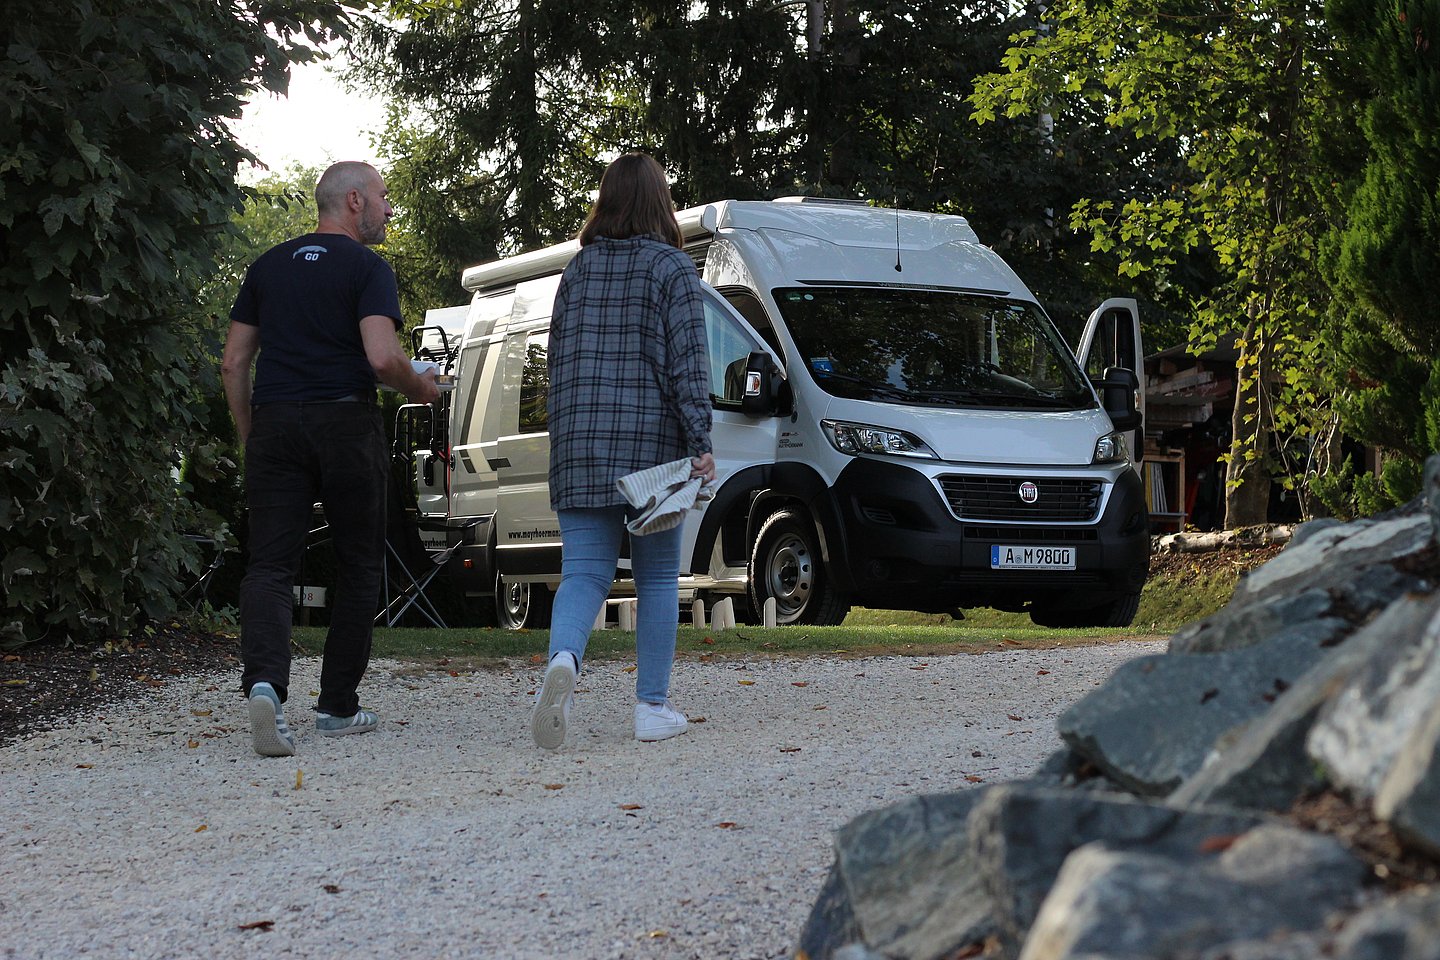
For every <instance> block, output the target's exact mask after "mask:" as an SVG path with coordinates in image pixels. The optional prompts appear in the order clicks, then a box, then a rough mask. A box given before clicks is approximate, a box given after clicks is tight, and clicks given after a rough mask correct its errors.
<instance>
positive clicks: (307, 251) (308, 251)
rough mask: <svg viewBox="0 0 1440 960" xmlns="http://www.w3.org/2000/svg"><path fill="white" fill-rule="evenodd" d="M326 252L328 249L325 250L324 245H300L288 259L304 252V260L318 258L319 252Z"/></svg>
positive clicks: (292, 258)
mask: <svg viewBox="0 0 1440 960" xmlns="http://www.w3.org/2000/svg"><path fill="white" fill-rule="evenodd" d="M328 252H329V251H328V250H326V249H325V248H324V247H321V246H316V245H311V246H308V247H301V248H300V249H299V250H296V251H295V252H294V253H292V254H290V259H291V260H294V259H295V258H296V257H298V256H300V255H301V254H304V256H305V259H306V260H312V261H313V260H319V259H320V254H322V253H328Z"/></svg>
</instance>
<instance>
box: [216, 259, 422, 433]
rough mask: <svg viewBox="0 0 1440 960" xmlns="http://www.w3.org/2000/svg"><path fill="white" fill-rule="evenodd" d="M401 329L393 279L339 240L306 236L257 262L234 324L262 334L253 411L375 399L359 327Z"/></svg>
mask: <svg viewBox="0 0 1440 960" xmlns="http://www.w3.org/2000/svg"><path fill="white" fill-rule="evenodd" d="M372 316H384V317H390V318H391V319H392V320H394V321H395V327H396V329H399V327H400V295H399V292H398V291H397V289H396V286H395V271H393V270H391V269H390V265H389V264H388V263H386V262H385V260H384V259H383V258H382V257H381V256H380V255H379V254H378V253H376V252H375V251H373V250H371V249H370V248H368V247H366V246H365V245H364V244H361V243H358V242H356V241H355V240H352V239H350V238H349V237H347V236H344V235H343V234H338V233H307V234H306V235H305V236H303V237H296V238H295V239H294V240H287V241H285V242H284V243H282V244H280V245H279V246H276V247H271V248H270V249H269V250H267V251H265V253H263V254H261V255H260V258H259V259H257V260H256V261H255V262H254V263H253V264H251V265H250V269H249V270H248V271H247V272H246V274H245V282H244V283H242V284H241V285H240V294H239V296H237V297H236V298H235V306H234V307H232V308H231V310H230V319H231V320H234V321H236V322H238V323H248V324H250V325H252V326H258V327H259V328H260V355H259V356H258V357H257V358H256V361H255V388H254V392H253V394H252V396H251V402H252V403H254V404H257V405H258V404H262V403H282V402H293V401H297V400H336V399H339V398H341V397H348V396H351V395H354V394H364V393H367V392H368V393H370V394H371V395H372V396H373V394H374V391H375V383H376V380H375V371H374V370H373V369H372V368H371V367H370V361H369V360H368V359H366V357H365V342H364V340H363V339H362V337H361V335H360V321H361V320H363V319H364V318H365V317H372Z"/></svg>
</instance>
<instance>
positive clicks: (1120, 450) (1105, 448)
mask: <svg viewBox="0 0 1440 960" xmlns="http://www.w3.org/2000/svg"><path fill="white" fill-rule="evenodd" d="M1090 462H1091V463H1129V462H1130V444H1129V442H1128V441H1127V440H1126V439H1125V434H1123V433H1118V432H1117V433H1107V434H1105V436H1103V437H1101V438H1100V439H1099V440H1096V441H1095V456H1094V457H1092V458H1091V460H1090Z"/></svg>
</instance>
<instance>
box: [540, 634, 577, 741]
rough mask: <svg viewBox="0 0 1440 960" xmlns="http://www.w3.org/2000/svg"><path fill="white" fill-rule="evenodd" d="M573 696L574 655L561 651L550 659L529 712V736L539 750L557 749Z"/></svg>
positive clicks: (567, 719)
mask: <svg viewBox="0 0 1440 960" xmlns="http://www.w3.org/2000/svg"><path fill="white" fill-rule="evenodd" d="M574 699H575V657H574V655H572V654H569V653H566V652H565V651H563V650H562V651H561V652H559V653H557V654H555V656H553V657H551V658H550V666H548V667H546V668H545V681H544V682H543V683H542V684H540V695H539V696H537V697H536V698H535V709H534V710H533V711H532V712H531V714H530V736H532V737H534V738H535V746H537V747H539V748H540V749H542V750H558V749H560V745H561V744H563V743H564V742H565V728H566V727H567V726H568V725H569V723H570V704H571V702H572V701H573V700H574Z"/></svg>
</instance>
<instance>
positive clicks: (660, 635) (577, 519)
mask: <svg viewBox="0 0 1440 960" xmlns="http://www.w3.org/2000/svg"><path fill="white" fill-rule="evenodd" d="M625 509H626V508H625V507H623V506H615V507H601V508H598V509H593V510H560V511H558V513H559V516H560V543H561V551H562V555H561V560H560V587H559V589H558V590H556V591H555V606H554V609H553V610H552V611H551V614H550V656H552V657H553V656H555V654H557V653H560V652H562V651H564V652H568V653H572V654H574V655H575V662H576V663H579V662H581V660H583V659H584V657H585V644H586V642H587V641H588V640H589V639H590V629H591V627H593V626H594V625H595V620H596V618H597V617H598V616H599V615H600V608H601V607H602V606H603V605H604V603H605V598H606V597H608V596H609V595H610V585H611V583H612V582H613V581H614V579H615V567H616V563H617V561H618V560H619V558H620V538H621V536H622V535H623V534H624V532H625ZM683 528H684V527H683V524H682V525H681V526H677V527H672V528H670V529H669V530H662V531H661V532H659V533H651V534H647V535H645V536H643V537H640V536H633V535H632V536H631V537H630V563H631V567H632V570H633V572H634V576H635V592H636V594H637V595H638V597H639V600H640V604H639V611H638V613H637V615H636V618H635V657H636V663H637V667H636V670H635V698H636V699H637V700H643V701H645V702H646V703H664V702H665V699H666V697H668V696H669V695H670V668H671V666H672V665H673V664H674V662H675V630H676V627H677V625H678V623H679V618H680V590H679V583H678V578H679V576H680V533H681V530H682V529H683Z"/></svg>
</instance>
